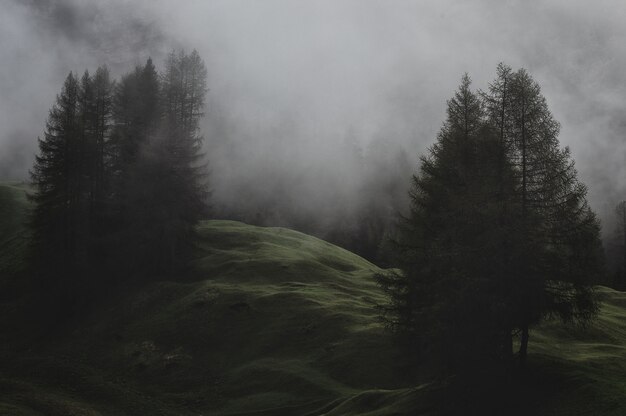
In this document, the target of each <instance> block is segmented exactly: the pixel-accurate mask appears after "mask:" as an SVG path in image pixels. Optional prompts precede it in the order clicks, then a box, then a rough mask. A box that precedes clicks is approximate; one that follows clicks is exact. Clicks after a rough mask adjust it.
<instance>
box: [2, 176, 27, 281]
mask: <svg viewBox="0 0 626 416" xmlns="http://www.w3.org/2000/svg"><path fill="white" fill-rule="evenodd" d="M27 192H28V187H27V186H26V185H24V184H20V183H8V184H0V278H1V277H5V278H7V277H8V276H14V275H16V274H19V273H20V272H22V271H23V268H24V265H25V262H24V255H25V254H26V245H27V243H28V233H27V228H26V221H27V220H28V218H27V216H28V206H29V204H28V201H27V196H26V195H27ZM3 280H4V279H0V284H1V283H4V282H3Z"/></svg>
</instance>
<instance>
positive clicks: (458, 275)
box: [378, 75, 512, 369]
mask: <svg viewBox="0 0 626 416" xmlns="http://www.w3.org/2000/svg"><path fill="white" fill-rule="evenodd" d="M447 115H448V117H447V119H446V122H445V123H444V126H443V127H442V129H441V131H440V133H439V135H438V137H437V142H436V143H435V144H434V145H433V146H432V147H431V149H430V151H429V154H428V155H427V156H425V157H422V160H421V168H420V174H419V175H417V176H414V177H413V186H412V188H411V192H410V197H411V211H410V214H409V216H408V217H407V218H405V219H404V220H403V221H402V222H401V224H400V229H399V236H398V239H397V241H396V242H395V244H394V248H395V251H396V253H397V254H398V256H397V259H396V260H397V262H398V263H397V264H398V266H400V269H401V272H399V273H391V274H385V275H381V276H379V277H378V279H379V283H380V284H381V286H382V287H383V289H384V290H385V291H386V292H387V293H388V294H389V295H390V299H391V303H390V304H389V305H387V306H384V309H385V312H386V314H385V317H386V320H387V323H388V324H389V325H390V326H391V327H392V328H394V329H396V330H398V331H399V332H401V333H402V334H403V335H405V336H407V338H408V339H409V340H410V341H411V342H412V343H413V346H414V347H415V348H416V350H417V351H420V352H422V353H426V354H431V355H433V354H434V355H437V356H439V358H440V359H442V360H444V362H446V363H448V364H450V365H452V366H453V367H454V368H456V369H458V368H460V367H463V366H466V365H470V364H471V363H475V364H477V365H482V364H484V362H485V360H488V359H493V358H494V357H497V356H498V354H499V351H500V348H501V342H502V333H503V332H504V331H503V326H504V323H503V322H501V319H500V315H501V313H502V309H503V308H504V306H502V303H503V302H502V289H501V288H502V285H501V282H500V281H499V277H500V275H499V274H498V271H499V268H497V267H494V263H493V257H492V256H491V255H489V256H487V255H485V253H490V254H496V253H498V252H499V250H500V247H499V242H500V241H501V240H502V238H501V236H500V234H503V233H506V232H507V230H504V229H502V228H501V227H499V226H498V221H497V219H498V216H499V213H500V212H499V204H498V202H499V201H498V200H497V199H496V196H497V192H498V190H499V188H500V186H501V183H503V182H505V181H504V178H503V177H502V176H501V174H502V172H501V171H500V170H499V164H498V162H499V160H498V153H499V146H500V142H499V141H498V140H497V137H496V136H495V135H494V134H493V132H492V131H491V130H490V129H489V128H488V126H487V125H486V124H485V123H484V113H483V107H482V106H481V102H480V99H479V97H478V96H477V95H476V94H475V93H473V92H472V91H471V90H470V79H469V77H468V76H467V75H466V76H464V77H463V80H462V83H461V86H460V88H459V90H458V91H457V92H456V93H455V95H454V97H453V98H452V99H451V100H449V101H448V109H447ZM506 173H507V175H508V176H506V179H508V183H507V185H508V186H511V185H512V171H511V169H508V170H507V171H506ZM431 358H432V356H431Z"/></svg>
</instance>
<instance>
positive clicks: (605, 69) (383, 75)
mask: <svg viewBox="0 0 626 416" xmlns="http://www.w3.org/2000/svg"><path fill="white" fill-rule="evenodd" d="M1 7H2V9H1V12H0V57H1V59H0V177H5V178H6V177H12V178H18V179H19V178H25V177H26V172H27V170H28V168H29V167H30V164H31V163H32V158H33V155H34V153H35V151H36V137H37V136H38V135H41V134H42V132H43V129H44V125H45V119H46V116H47V112H48V109H49V108H50V106H51V105H52V104H53V102H54V97H55V94H57V93H58V91H59V89H60V87H61V85H62V82H63V79H64V78H65V76H66V75H67V73H68V72H69V71H70V70H73V71H79V72H82V71H83V70H84V69H85V68H88V69H90V70H94V69H95V68H96V67H97V66H98V65H99V64H107V65H108V66H109V67H110V68H111V69H112V72H113V73H114V75H119V74H121V73H123V72H125V71H128V70H130V69H131V68H132V67H133V66H134V65H137V64H141V63H143V62H144V61H145V59H146V58H147V57H148V56H152V57H153V58H154V59H155V61H156V62H157V64H158V63H159V62H160V61H161V60H162V58H163V54H164V53H166V52H167V51H168V50H171V48H180V47H184V48H187V49H189V50H190V49H194V48H195V49H197V50H198V51H199V52H200V54H201V56H202V57H203V58H204V59H205V61H206V63H207V67H208V70H209V87H210V92H209V95H208V106H207V111H208V114H207V117H206V119H205V123H204V124H205V125H204V131H205V136H206V139H207V142H208V144H209V145H208V148H209V149H210V152H209V157H210V159H211V164H212V169H213V187H214V191H215V193H214V194H215V197H216V198H218V199H219V198H222V199H224V200H228V199H229V198H230V200H236V199H237V198H241V196H240V195H237V192H234V191H233V189H240V188H241V185H242V184H244V183H245V184H248V185H251V184H252V185H253V188H255V189H257V191H258V192H263V191H262V190H263V189H266V190H268V191H267V192H269V189H271V184H270V183H269V182H271V181H272V178H273V177H277V176H280V175H284V174H286V173H290V174H293V175H295V177H297V178H301V179H302V181H303V183H306V181H307V179H306V178H307V175H309V174H310V175H309V176H310V177H315V175H318V174H319V173H320V172H324V173H326V174H330V175H331V176H332V174H337V175H341V176H342V177H344V178H346V177H347V178H350V179H347V180H346V179H343V182H341V181H339V182H341V183H342V184H343V185H342V186H345V187H346V192H347V189H348V187H352V188H354V186H355V185H358V181H359V178H358V177H354V178H351V176H350V165H349V163H348V162H345V163H342V161H341V160H337V156H336V155H337V154H338V153H339V154H340V153H341V151H340V149H342V148H344V147H342V146H345V144H346V142H347V141H349V142H354V143H356V144H357V145H358V146H359V147H361V148H362V150H363V152H364V154H368V152H369V153H370V155H369V157H370V158H373V157H375V156H376V152H379V151H381V149H395V148H402V149H404V150H406V152H407V153H408V155H409V158H410V160H411V161H413V162H414V163H417V157H418V156H419V154H420V153H421V152H423V151H424V150H425V148H426V147H427V146H429V145H430V144H431V143H432V142H433V141H434V140H435V137H436V133H437V131H438V129H439V128H440V126H441V123H442V121H443V117H444V115H445V113H444V110H445V103H446V99H448V98H449V97H450V96H451V94H452V93H453V91H454V89H455V88H456V87H457V85H458V83H459V80H460V77H461V75H462V74H463V73H464V72H468V73H469V74H470V76H471V77H472V79H473V80H474V86H475V87H476V88H483V89H484V88H486V87H487V83H488V82H489V81H490V80H491V79H493V77H494V75H495V68H496V65H497V64H498V62H500V61H503V62H505V63H507V64H509V65H510V66H512V67H513V68H514V69H517V68H519V67H524V68H526V69H527V70H528V71H529V72H530V73H531V74H532V76H533V77H534V78H535V79H536V80H537V81H538V82H539V83H540V85H541V86H542V89H543V93H544V95H545V96H546V98H547V100H548V104H549V106H550V108H551V110H552V112H553V114H554V116H555V118H556V119H557V120H559V121H560V122H561V124H562V131H561V136H560V140H561V143H562V144H563V145H568V146H570V148H571V150H572V153H573V156H574V158H575V160H576V163H577V167H578V170H579V174H580V178H581V179H582V180H583V181H584V182H585V183H586V184H587V185H588V186H589V197H590V200H591V202H592V205H593V207H594V208H595V209H596V210H597V211H599V212H601V213H605V212H608V211H609V210H610V207H612V206H613V205H614V204H615V202H616V201H617V200H619V199H624V198H626V184H625V180H624V179H625V178H626V176H625V175H626V147H625V146H624V142H625V138H624V133H626V118H625V117H624V114H625V113H624V112H625V110H626V108H625V107H626V95H625V92H626V91H625V89H626V88H625V86H626V70H625V69H626V2H623V1H620V0H604V1H602V0H595V1H585V2H582V1H572V0H544V1H541V0H537V1H532V2H531V1H522V0H520V1H504V0H483V1H467V0H458V1H449V0H444V1H442V0H432V1H417V0H416V1H400V0H395V1H394V0H384V1H383V0H379V1H369V0H353V1H348V0H327V1H313V0H311V1H298V0H290V1H286V0H284V1H279V0H263V1H256V0H246V1H238V0H221V1H213V0H202V1H200V0H198V1H190V0H185V1H182V0H177V1H173V0H171V1H170V0H151V1H148V0H145V1H129V0H110V1H95V0H80V1H79V0H62V1H61V0H51V1H43V0H42V1H37V0H30V1H29V0H7V1H4V2H2V6H1ZM354 143H353V144H354ZM381 143H382V145H381ZM376 149H378V150H376ZM383 166H384V164H383ZM307 186H308V185H307ZM311 186H313V185H311ZM298 188H301V187H300V186H298ZM313 188H314V187H313ZM259 189H260V191H259ZM295 189H296V186H295V185H294V192H296V191H295ZM305 189H308V190H309V191H310V190H311V188H307V187H305ZM317 191H319V192H322V191H321V190H317ZM314 192H316V191H315V190H314ZM321 197H322V198H323V197H324V195H321Z"/></svg>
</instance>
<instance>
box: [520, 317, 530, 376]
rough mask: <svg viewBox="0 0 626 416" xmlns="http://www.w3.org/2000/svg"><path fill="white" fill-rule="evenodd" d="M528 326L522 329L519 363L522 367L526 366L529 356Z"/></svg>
mask: <svg viewBox="0 0 626 416" xmlns="http://www.w3.org/2000/svg"><path fill="white" fill-rule="evenodd" d="M528 337H529V335H528V325H524V327H523V328H522V338H521V340H520V346H519V362H520V366H521V367H524V366H525V365H526V357H527V356H528Z"/></svg>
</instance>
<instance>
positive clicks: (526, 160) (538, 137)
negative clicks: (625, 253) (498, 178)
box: [486, 65, 602, 362]
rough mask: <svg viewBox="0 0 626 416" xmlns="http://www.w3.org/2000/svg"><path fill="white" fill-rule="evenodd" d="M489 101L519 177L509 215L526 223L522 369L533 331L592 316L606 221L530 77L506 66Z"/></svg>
mask: <svg viewBox="0 0 626 416" xmlns="http://www.w3.org/2000/svg"><path fill="white" fill-rule="evenodd" d="M486 98H487V99H486V102H487V103H488V106H489V107H490V108H492V109H494V108H495V109H496V111H493V110H492V111H491V112H490V123H491V124H492V126H493V127H494V129H496V130H499V131H500V132H501V140H502V142H503V144H504V149H505V152H506V153H505V158H506V159H507V160H509V161H510V162H511V163H512V165H513V167H514V169H515V172H516V182H517V184H516V188H515V192H514V199H515V200H516V201H515V202H514V204H509V206H508V210H509V212H510V213H511V214H510V216H517V217H518V218H519V219H520V226H519V227H518V229H517V230H516V231H515V234H514V235H515V237H514V239H515V241H517V242H521V245H519V247H518V249H519V250H520V252H519V256H516V259H517V261H515V262H513V263H511V266H513V267H512V269H511V271H512V273H513V276H512V279H511V283H510V285H511V288H512V295H515V296H516V298H515V300H512V301H511V302H512V304H514V307H512V312H511V313H512V316H511V319H512V322H511V324H512V330H514V329H515V328H519V330H520V331H521V343H520V344H521V345H520V351H519V356H520V360H521V361H522V362H523V361H524V360H525V358H526V355H527V346H528V339H529V327H530V325H532V324H536V323H538V322H539V321H540V320H541V319H542V318H543V317H545V316H548V315H552V314H554V315H557V316H559V317H560V318H562V319H563V320H564V321H570V322H572V321H584V320H587V319H589V318H590V317H591V316H592V315H593V312H594V311H595V308H596V307H595V304H594V301H593V296H592V289H591V285H592V284H593V283H594V282H597V281H598V279H599V275H600V273H601V270H602V254H601V243H600V239H599V222H598V220H597V218H596V216H595V214H594V213H593V212H592V211H591V209H590V208H589V206H588V204H587V201H586V199H585V196H586V188H585V186H584V185H583V184H581V183H580V182H579V181H578V179H577V172H576V170H575V168H574V162H573V161H572V160H571V156H570V152H569V149H568V148H564V149H561V148H560V146H559V141H558V134H559V130H560V125H559V123H558V122H556V121H555V120H554V118H553V117H552V114H551V113H550V111H549V109H548V106H547V103H546V100H545V98H544V97H543V95H542V94H541V89H540V87H539V85H538V84H537V83H536V82H535V81H534V80H533V79H532V77H531V76H530V75H529V74H528V72H526V71H525V70H523V69H521V70H519V71H517V72H514V73H513V72H511V71H510V68H508V67H506V66H504V65H501V66H499V67H498V78H497V79H496V81H495V82H494V83H493V84H492V86H491V89H490V94H489V95H487V96H486ZM510 216H509V217H510Z"/></svg>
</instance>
